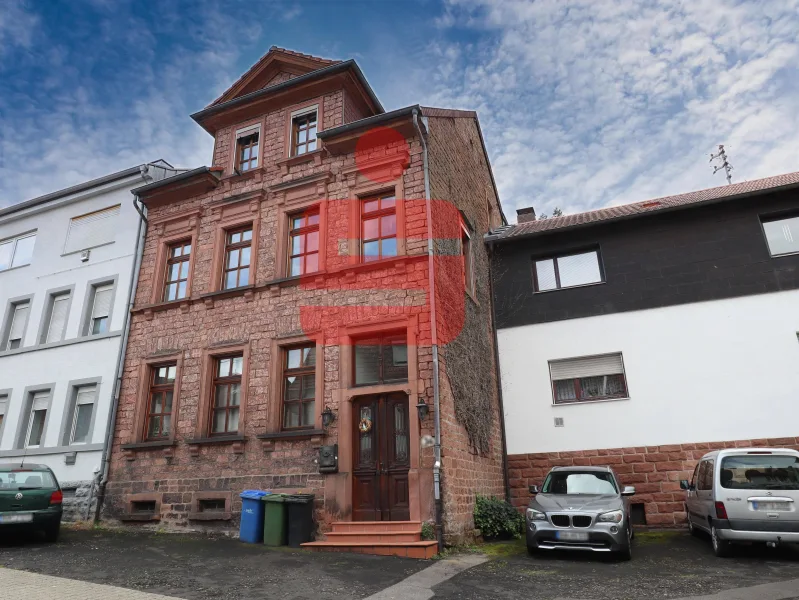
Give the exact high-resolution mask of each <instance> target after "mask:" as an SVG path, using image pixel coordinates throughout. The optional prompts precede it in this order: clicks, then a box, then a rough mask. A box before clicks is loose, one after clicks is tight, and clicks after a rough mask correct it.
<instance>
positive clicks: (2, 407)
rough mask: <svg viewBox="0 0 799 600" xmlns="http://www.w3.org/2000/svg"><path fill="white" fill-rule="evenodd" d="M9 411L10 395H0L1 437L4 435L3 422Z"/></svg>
mask: <svg viewBox="0 0 799 600" xmlns="http://www.w3.org/2000/svg"><path fill="white" fill-rule="evenodd" d="M7 411H8V394H0V435H2V434H3V421H4V420H5V418H6V412H7Z"/></svg>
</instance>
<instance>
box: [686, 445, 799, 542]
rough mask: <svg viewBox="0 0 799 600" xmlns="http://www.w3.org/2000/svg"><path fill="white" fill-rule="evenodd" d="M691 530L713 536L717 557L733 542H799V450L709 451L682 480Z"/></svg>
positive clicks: (743, 449)
mask: <svg viewBox="0 0 799 600" xmlns="http://www.w3.org/2000/svg"><path fill="white" fill-rule="evenodd" d="M680 487H682V488H683V489H684V490H687V497H686V499H685V504H686V510H687V513H688V528H689V530H690V531H691V533H696V531H697V530H700V529H701V530H703V531H706V532H707V533H709V534H710V539H711V540H712V542H713V550H714V552H715V553H716V556H728V555H729V554H730V550H731V547H730V546H731V542H766V543H767V544H769V545H772V546H774V545H776V544H780V543H789V542H793V543H799V507H798V506H797V504H799V452H797V451H796V450H788V449H781V448H735V449H731V450H716V451H715V452H708V453H707V454H705V455H704V456H703V457H702V460H700V461H699V464H698V465H696V468H695V469H694V474H693V477H692V478H691V481H681V482H680Z"/></svg>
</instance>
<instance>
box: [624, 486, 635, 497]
mask: <svg viewBox="0 0 799 600" xmlns="http://www.w3.org/2000/svg"><path fill="white" fill-rule="evenodd" d="M621 495H622V496H635V488H634V487H633V486H631V485H625V486H624V489H623V490H622V491H621Z"/></svg>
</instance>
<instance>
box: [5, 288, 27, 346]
mask: <svg viewBox="0 0 799 600" xmlns="http://www.w3.org/2000/svg"><path fill="white" fill-rule="evenodd" d="M29 312H30V301H28V300H25V301H24V302H18V303H17V304H15V305H14V307H13V309H12V310H11V324H10V325H9V328H8V338H7V339H6V340H5V344H4V347H3V350H16V349H17V348H21V347H22V338H23V337H25V329H26V327H27V325H28V313H29Z"/></svg>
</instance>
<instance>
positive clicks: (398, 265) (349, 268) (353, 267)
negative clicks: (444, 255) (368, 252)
mask: <svg viewBox="0 0 799 600" xmlns="http://www.w3.org/2000/svg"><path fill="white" fill-rule="evenodd" d="M360 258H361V257H360V256H359V257H358V260H360ZM426 260H427V254H402V255H400V256H392V257H391V258H383V259H381V260H372V261H369V262H358V263H353V264H349V265H344V266H343V267H339V268H338V269H334V270H331V271H327V274H329V275H339V274H341V273H345V274H347V275H349V274H350V273H352V274H353V275H354V274H356V273H366V272H369V271H378V270H380V269H389V268H392V267H393V268H395V269H396V270H397V271H398V272H404V271H405V269H406V265H407V263H409V262H422V261H426Z"/></svg>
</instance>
